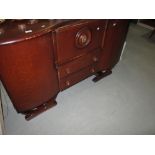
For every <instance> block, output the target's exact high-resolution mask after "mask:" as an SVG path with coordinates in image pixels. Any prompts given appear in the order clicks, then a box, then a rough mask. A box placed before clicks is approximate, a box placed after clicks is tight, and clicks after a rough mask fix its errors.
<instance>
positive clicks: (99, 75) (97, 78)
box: [93, 70, 112, 82]
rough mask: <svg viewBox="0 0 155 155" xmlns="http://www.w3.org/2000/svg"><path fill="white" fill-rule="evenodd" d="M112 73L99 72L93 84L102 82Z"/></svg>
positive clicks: (108, 71)
mask: <svg viewBox="0 0 155 155" xmlns="http://www.w3.org/2000/svg"><path fill="white" fill-rule="evenodd" d="M111 73H112V71H111V70H106V71H104V72H102V71H100V72H97V74H96V77H94V78H93V82H97V81H99V80H101V79H102V78H104V77H106V76H108V75H110V74H111Z"/></svg>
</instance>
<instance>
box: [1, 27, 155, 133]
mask: <svg viewBox="0 0 155 155" xmlns="http://www.w3.org/2000/svg"><path fill="white" fill-rule="evenodd" d="M148 32H149V30H147V29H145V28H142V27H140V26H136V25H131V26H130V29H129V33H128V36H127V45H126V48H125V51H124V54H123V59H122V60H121V61H120V62H119V63H118V65H117V66H116V67H115V68H114V70H113V74H112V75H110V76H108V77H106V78H105V79H103V80H101V81H99V82H98V83H93V82H92V81H91V79H92V78H93V77H90V78H88V79H86V80H84V81H82V82H80V83H78V84H77V85H75V86H73V87H71V88H69V89H67V90H66V91H64V92H62V93H60V94H59V96H58V98H57V101H58V105H57V106H56V107H54V108H53V109H50V110H48V111H47V112H45V113H43V114H42V115H40V116H38V117H36V118H35V119H33V120H31V121H29V122H27V121H25V119H24V117H23V116H22V115H20V114H17V113H16V111H15V110H14V108H13V106H12V104H11V103H10V100H9V99H8V98H7V97H6V96H3V100H5V101H6V102H3V105H4V112H5V126H6V134H155V43H152V42H149V41H148V40H147V39H146V38H145V37H144V35H145V34H147V33H148Z"/></svg>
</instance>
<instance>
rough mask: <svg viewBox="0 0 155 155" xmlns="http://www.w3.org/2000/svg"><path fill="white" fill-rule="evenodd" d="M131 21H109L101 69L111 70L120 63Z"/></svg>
mask: <svg viewBox="0 0 155 155" xmlns="http://www.w3.org/2000/svg"><path fill="white" fill-rule="evenodd" d="M128 25H129V20H121V19H116V20H109V22H108V25H107V31H106V36H105V42H104V47H103V54H102V60H101V66H100V67H101V69H102V70H106V69H111V68H113V67H114V65H115V64H116V63H117V62H118V61H119V58H120V55H121V51H122V48H123V45H124V41H125V39H126V34H127V31H128Z"/></svg>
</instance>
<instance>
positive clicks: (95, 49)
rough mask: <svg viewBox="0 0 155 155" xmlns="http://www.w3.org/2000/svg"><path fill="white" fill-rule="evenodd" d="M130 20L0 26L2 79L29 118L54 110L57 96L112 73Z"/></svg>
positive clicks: (17, 22)
mask: <svg viewBox="0 0 155 155" xmlns="http://www.w3.org/2000/svg"><path fill="white" fill-rule="evenodd" d="M128 26H129V20H121V19H111V20H107V19H91V20H90V19H89V20H88V19H87V20H84V19H83V20H75V19H74V20H67V19H63V20H61V19H55V20H37V19H31V20H6V21H5V22H3V23H1V24H0V80H1V81H2V83H3V85H4V87H5V89H6V91H7V93H8V95H9V97H10V99H11V101H12V103H13V105H14V107H15V109H16V111H17V112H18V113H22V114H24V115H25V118H26V120H30V119H32V118H33V117H35V116H37V115H38V114H40V113H42V112H44V111H46V110H47V109H49V108H51V107H53V106H55V105H56V104H57V103H56V97H57V95H58V93H59V92H61V91H63V90H65V89H67V88H69V87H71V86H73V85H74V84H76V83H78V82H80V81H81V80H83V79H85V78H87V77H89V76H91V75H95V77H94V78H93V81H94V82H97V81H98V80H100V79H102V78H103V77H105V76H107V75H109V74H111V73H112V68H113V67H114V66H115V65H116V64H117V62H118V61H119V58H120V55H121V51H122V48H123V44H124V41H125V39H126V34H127V31H128Z"/></svg>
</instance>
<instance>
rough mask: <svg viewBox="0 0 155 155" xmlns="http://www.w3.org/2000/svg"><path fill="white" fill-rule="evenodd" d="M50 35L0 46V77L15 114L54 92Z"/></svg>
mask: <svg viewBox="0 0 155 155" xmlns="http://www.w3.org/2000/svg"><path fill="white" fill-rule="evenodd" d="M52 50H53V47H52V44H51V34H47V35H44V36H42V37H38V38H35V39H31V40H28V41H25V42H20V43H16V44H11V45H7V46H0V78H1V80H2V82H3V84H4V85H5V88H6V89H7V92H8V94H9V96H10V98H11V100H12V102H13V104H14V106H15V107H16V109H17V111H18V112H22V111H26V110H30V109H33V108H35V107H36V106H39V105H41V104H43V103H44V102H46V101H48V100H50V99H51V98H52V97H53V96H55V95H56V93H58V91H59V90H58V79H57V71H56V69H55V66H54V63H53V62H54V57H53V53H52Z"/></svg>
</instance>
